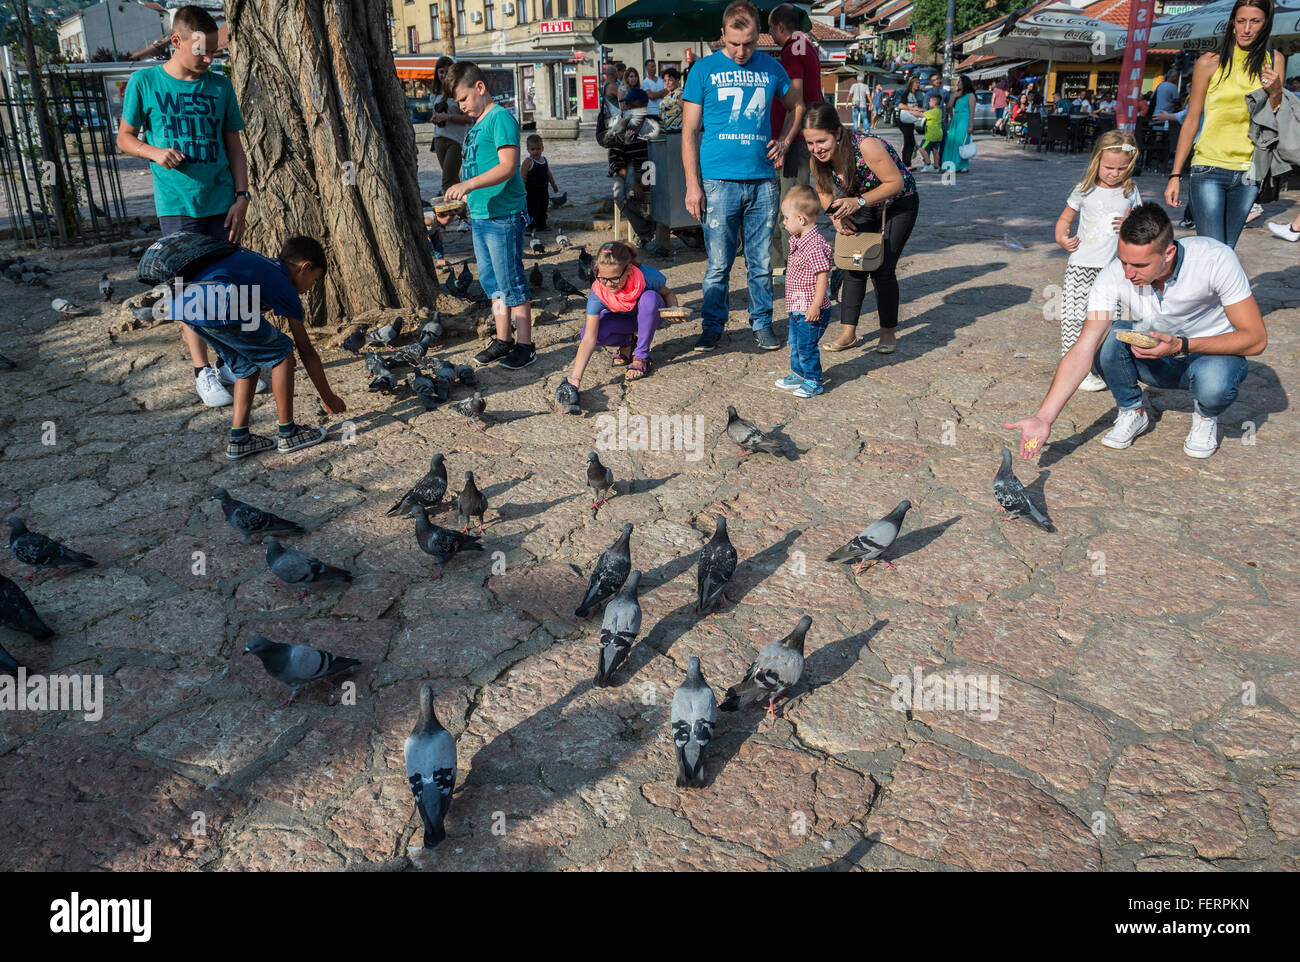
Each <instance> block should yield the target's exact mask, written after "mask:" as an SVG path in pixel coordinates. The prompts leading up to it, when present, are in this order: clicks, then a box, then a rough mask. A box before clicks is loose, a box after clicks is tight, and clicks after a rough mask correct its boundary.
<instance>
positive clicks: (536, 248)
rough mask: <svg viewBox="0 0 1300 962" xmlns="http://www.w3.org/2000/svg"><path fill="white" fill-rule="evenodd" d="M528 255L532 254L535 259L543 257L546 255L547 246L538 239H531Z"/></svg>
mask: <svg viewBox="0 0 1300 962" xmlns="http://www.w3.org/2000/svg"><path fill="white" fill-rule="evenodd" d="M528 253H530V254H532V255H533V256H534V257H541V256H542V255H543V254H545V253H546V245H545V244H543V243H542V242H541V241H540V240H539V239H538V238H536V237H532V238H529V241H528Z"/></svg>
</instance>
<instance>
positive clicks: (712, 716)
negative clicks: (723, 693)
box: [670, 657, 718, 788]
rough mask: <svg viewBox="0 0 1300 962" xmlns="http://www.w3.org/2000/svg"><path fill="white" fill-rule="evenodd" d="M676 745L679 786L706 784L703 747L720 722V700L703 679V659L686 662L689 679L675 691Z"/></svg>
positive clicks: (673, 721)
mask: <svg viewBox="0 0 1300 962" xmlns="http://www.w3.org/2000/svg"><path fill="white" fill-rule="evenodd" d="M670 718H671V721H672V727H673V748H674V749H676V751H677V787H678V788H686V787H694V788H699V787H701V786H703V785H704V750H705V749H706V748H708V747H709V742H710V741H712V740H713V726H714V725H716V724H717V721H718V699H717V697H716V696H715V695H714V694H713V689H712V688H710V687H709V685H708V682H706V681H705V680H704V673H703V672H701V671H700V659H698V658H694V657H692V658H691V660H690V661H688V662H687V663H686V680H685V681H684V682H682V684H681V687H680V688H678V689H677V691H676V692H674V693H673V707H672V714H671V716H670Z"/></svg>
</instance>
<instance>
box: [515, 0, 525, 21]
mask: <svg viewBox="0 0 1300 962" xmlns="http://www.w3.org/2000/svg"><path fill="white" fill-rule="evenodd" d="M515 6H516V7H518V8H519V23H521V24H524V23H527V22H528V0H515Z"/></svg>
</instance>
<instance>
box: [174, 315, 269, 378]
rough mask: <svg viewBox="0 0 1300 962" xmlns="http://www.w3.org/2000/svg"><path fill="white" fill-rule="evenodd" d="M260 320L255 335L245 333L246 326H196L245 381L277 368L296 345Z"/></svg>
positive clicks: (226, 363) (222, 358) (204, 338)
mask: <svg viewBox="0 0 1300 962" xmlns="http://www.w3.org/2000/svg"><path fill="white" fill-rule="evenodd" d="M258 320H259V322H260V323H259V324H258V325H257V327H256V328H254V329H253V330H251V331H246V330H244V329H243V324H222V325H220V326H218V327H197V326H195V327H194V328H193V330H194V332H195V333H196V334H198V335H199V337H201V338H203V340H205V341H206V342H207V343H208V344H209V345H210V346H211V347H212V349H213V350H214V351H216V352H217V356H218V357H220V358H221V360H222V361H223V362H224V363H225V365H226V367H228V368H230V373H231V374H233V375H234V376H235V377H236V378H239V379H243V378H246V377H253V376H255V375H256V374H257V373H258V372H259V371H261V369H262V368H264V367H275V365H277V364H279V363H280V362H281V361H283V360H284V359H285V358H286V357H288V356H289V355H290V354H292V353H293V341H292V340H291V339H290V338H289V336H288V335H287V334H285V333H284V332H283V331H281V330H280V329H279V328H278V327H276V326H275V325H274V324H272V323H271V322H270V321H268V320H267V319H266V318H265V317H260V318H258Z"/></svg>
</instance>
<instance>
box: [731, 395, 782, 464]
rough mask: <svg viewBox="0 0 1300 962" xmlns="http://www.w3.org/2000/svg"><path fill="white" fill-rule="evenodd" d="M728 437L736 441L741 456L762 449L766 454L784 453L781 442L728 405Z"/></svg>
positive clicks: (755, 452) (746, 455)
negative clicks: (770, 436)
mask: <svg viewBox="0 0 1300 962" xmlns="http://www.w3.org/2000/svg"><path fill="white" fill-rule="evenodd" d="M727 437H729V438H731V440H733V441H735V442H736V446H737V447H738V448H740V457H742V458H744V457H748V456H749V455H751V454H757V453H758V452H760V451H762V452H763V453H765V454H782V453H783V452H784V449H783V448H782V446H781V444H780V442H778V441H776V440H774V439H773V438H769V437H768V436H767V435H766V434H764V433H763V432H762V431H760V430H759V429H758V428H757V427H755V426H754V425H753V424H750V423H749V422H748V421H746V420H745V419H744V418H742V417H741V416H740V415H738V414H737V413H736V409H735V408H734V407H731V406H728V407H727Z"/></svg>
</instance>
